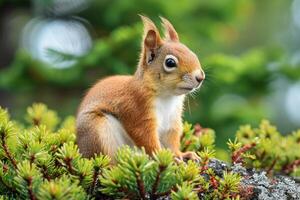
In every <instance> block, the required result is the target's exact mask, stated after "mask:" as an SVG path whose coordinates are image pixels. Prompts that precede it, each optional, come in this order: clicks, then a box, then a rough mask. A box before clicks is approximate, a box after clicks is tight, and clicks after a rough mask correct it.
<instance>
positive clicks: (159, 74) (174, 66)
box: [137, 16, 205, 95]
mask: <svg viewBox="0 0 300 200" xmlns="http://www.w3.org/2000/svg"><path fill="white" fill-rule="evenodd" d="M141 18H142V21H143V23H144V36H143V41H142V52H141V57H140V62H139V67H138V70H137V75H138V76H142V77H143V78H144V80H145V81H146V83H148V84H150V85H151V87H152V88H154V89H155V91H157V92H158V93H160V94H170V95H182V94H187V93H189V92H191V91H194V90H196V89H198V88H199V87H200V86H201V84H202V82H203V80H204V79H205V74H204V71H203V70H202V68H201V64H200V62H199V60H198V57H197V56H196V54H195V53H194V52H192V51H191V50H190V49H189V48H188V47H186V46H185V45H184V44H182V43H180V41H179V37H178V34H177V32H176V30H175V29H174V27H173V26H172V24H171V23H170V22H169V21H168V20H167V19H165V18H162V17H161V20H162V25H163V27H164V30H165V36H164V38H161V36H160V34H159V31H158V29H157V28H156V26H155V24H154V23H153V22H152V21H151V20H150V19H149V18H147V17H144V16H141Z"/></svg>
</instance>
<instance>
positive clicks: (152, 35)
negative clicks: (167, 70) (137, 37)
mask: <svg viewBox="0 0 300 200" xmlns="http://www.w3.org/2000/svg"><path fill="white" fill-rule="evenodd" d="M140 17H141V19H142V21H143V24H144V36H143V43H142V47H143V57H145V58H144V59H145V61H146V62H147V63H150V62H151V61H152V60H153V59H154V57H155V56H156V50H157V49H158V47H160V46H161V45H162V39H161V37H160V34H159V31H158V29H157V28H156V26H155V24H154V23H153V22H152V21H151V19H149V18H148V17H145V16H143V15H140Z"/></svg>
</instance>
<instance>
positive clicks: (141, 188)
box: [136, 173, 146, 200]
mask: <svg viewBox="0 0 300 200" xmlns="http://www.w3.org/2000/svg"><path fill="white" fill-rule="evenodd" d="M136 183H137V186H138V189H139V193H140V196H141V199H143V200H146V192H145V184H144V182H143V180H142V179H141V176H140V174H139V173H138V174H137V175H136Z"/></svg>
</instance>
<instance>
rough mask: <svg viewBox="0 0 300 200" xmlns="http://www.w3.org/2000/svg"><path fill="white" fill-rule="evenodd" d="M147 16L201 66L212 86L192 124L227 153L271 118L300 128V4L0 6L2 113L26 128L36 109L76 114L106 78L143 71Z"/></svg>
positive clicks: (191, 105)
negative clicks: (237, 137) (163, 22)
mask: <svg viewBox="0 0 300 200" xmlns="http://www.w3.org/2000/svg"><path fill="white" fill-rule="evenodd" d="M138 14H145V15H147V16H149V17H150V18H152V19H153V20H154V21H155V22H156V23H157V24H159V23H160V21H159V16H160V15H161V16H164V17H166V18H167V19H169V20H170V21H171V22H172V23H173V24H174V26H175V28H176V29H177V32H178V33H179V36H180V38H181V41H182V42H183V43H185V44H186V45H187V46H189V47H190V48H191V49H192V50H193V51H194V52H195V53H196V54H197V55H198V57H199V58H200V61H201V63H202V65H203V67H204V70H205V71H206V74H207V80H206V81H205V83H204V86H203V87H202V89H201V90H200V91H199V92H198V93H197V95H196V96H194V97H192V96H189V97H188V98H187V101H186V105H187V106H186V112H185V120H188V121H190V122H192V123H200V124H201V125H202V126H204V127H211V128H213V129H215V130H216V132H217V145H218V146H222V145H224V144H225V141H226V140H227V138H229V137H232V135H233V134H234V132H235V130H236V129H237V128H238V127H239V125H241V124H245V123H247V124H248V123H249V124H253V125H257V124H258V122H259V121H260V120H261V119H263V118H267V119H270V121H271V122H273V123H274V124H276V125H277V126H278V128H279V130H280V131H282V132H283V133H288V132H290V131H292V130H294V129H297V128H300V0H291V1H286V0H278V1H272V0H266V1H260V0H253V1H248V0H239V1H236V0H223V1H219V0H210V1H207V0H181V1H171V0H165V1H161V0H94V1H93V0H32V1H25V0H0V15H1V22H0V30H1V31H0V34H1V35H0V52H1V53H0V105H1V106H2V107H7V108H9V111H10V112H11V113H12V115H13V117H15V118H17V119H20V117H19V116H22V115H23V113H24V112H25V111H26V107H27V106H29V105H31V104H32V102H44V103H46V104H48V106H49V107H50V108H51V109H56V110H57V111H58V113H59V114H60V115H61V116H62V117H63V116H66V115H70V114H75V113H76V109H77V106H78V105H79V102H80V99H81V98H82V96H83V94H84V93H85V91H86V90H87V89H88V88H89V87H90V86H91V85H92V84H93V83H94V82H95V81H96V80H97V79H100V78H102V77H105V76H108V75H113V74H132V73H133V72H134V71H135V68H136V64H137V60H138V55H139V51H140V43H141V33H142V24H141V21H140V19H139V16H138ZM21 120H22V119H21Z"/></svg>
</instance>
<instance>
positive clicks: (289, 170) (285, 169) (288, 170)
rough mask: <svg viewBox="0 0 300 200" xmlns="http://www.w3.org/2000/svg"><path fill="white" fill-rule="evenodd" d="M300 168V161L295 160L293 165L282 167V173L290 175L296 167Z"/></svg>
mask: <svg viewBox="0 0 300 200" xmlns="http://www.w3.org/2000/svg"><path fill="white" fill-rule="evenodd" d="M299 166H300V159H298V160H294V161H293V162H292V163H290V164H286V165H284V166H283V167H282V169H281V171H282V172H284V173H285V174H290V173H292V172H293V170H294V169H295V168H296V167H299Z"/></svg>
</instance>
